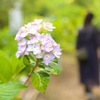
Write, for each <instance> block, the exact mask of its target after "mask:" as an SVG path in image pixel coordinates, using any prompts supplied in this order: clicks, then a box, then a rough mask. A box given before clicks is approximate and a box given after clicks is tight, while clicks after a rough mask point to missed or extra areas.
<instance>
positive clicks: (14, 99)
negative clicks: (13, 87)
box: [11, 98, 22, 100]
mask: <svg viewBox="0 0 100 100" xmlns="http://www.w3.org/2000/svg"><path fill="white" fill-rule="evenodd" d="M11 100H22V98H13V99H11Z"/></svg>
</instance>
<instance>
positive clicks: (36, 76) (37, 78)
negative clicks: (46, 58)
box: [31, 70, 50, 93]
mask: <svg viewBox="0 0 100 100" xmlns="http://www.w3.org/2000/svg"><path fill="white" fill-rule="evenodd" d="M31 78H32V84H33V86H34V88H35V89H37V90H38V91H40V92H44V93H45V90H46V87H47V84H48V83H49V81H50V75H49V74H48V73H47V72H45V71H42V70H38V71H36V72H33V73H32V75H31Z"/></svg>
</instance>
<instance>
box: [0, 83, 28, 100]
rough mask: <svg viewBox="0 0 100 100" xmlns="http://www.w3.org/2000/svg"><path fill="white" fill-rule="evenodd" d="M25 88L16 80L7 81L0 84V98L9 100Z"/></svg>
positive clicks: (0, 99)
mask: <svg viewBox="0 0 100 100" xmlns="http://www.w3.org/2000/svg"><path fill="white" fill-rule="evenodd" d="M25 88H27V86H24V85H22V84H20V83H18V82H8V83H4V84H0V100H11V99H12V98H14V97H16V96H17V95H18V93H19V92H20V91H21V90H22V89H25Z"/></svg>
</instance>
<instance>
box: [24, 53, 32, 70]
mask: <svg viewBox="0 0 100 100" xmlns="http://www.w3.org/2000/svg"><path fill="white" fill-rule="evenodd" d="M23 63H24V65H25V66H28V67H32V68H33V67H34V65H33V64H31V63H30V60H29V58H28V57H27V56H26V55H25V56H24V58H23Z"/></svg>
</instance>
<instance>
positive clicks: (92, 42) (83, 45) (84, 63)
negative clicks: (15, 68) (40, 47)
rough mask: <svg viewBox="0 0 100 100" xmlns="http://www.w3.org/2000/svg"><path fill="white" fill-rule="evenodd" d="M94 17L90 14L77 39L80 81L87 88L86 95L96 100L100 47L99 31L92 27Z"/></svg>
mask: <svg viewBox="0 0 100 100" xmlns="http://www.w3.org/2000/svg"><path fill="white" fill-rule="evenodd" d="M93 18H94V15H93V14H92V13H90V12H89V13H88V14H87V15H86V17H85V20H84V26H83V27H82V28H81V29H80V30H79V32H78V33H79V34H78V37H77V44H76V49H77V58H78V61H79V65H80V67H79V68H80V70H79V71H80V81H81V83H82V84H84V86H85V93H86V95H87V96H88V97H89V98H90V99H91V100H95V99H94V95H93V93H92V90H91V89H92V88H93V86H96V85H99V64H98V57H97V49H98V47H99V39H98V29H97V28H96V27H94V26H93V25H92V19H93Z"/></svg>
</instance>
